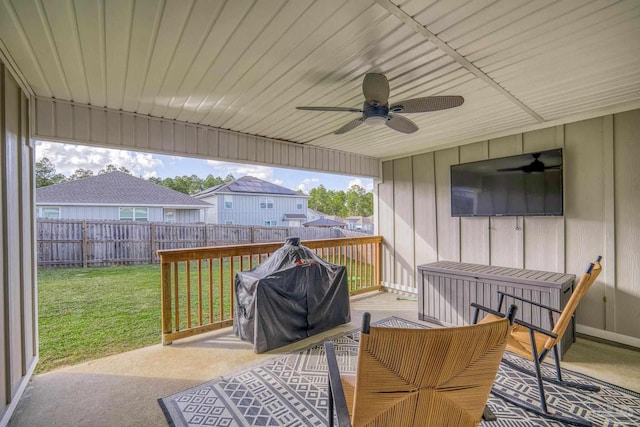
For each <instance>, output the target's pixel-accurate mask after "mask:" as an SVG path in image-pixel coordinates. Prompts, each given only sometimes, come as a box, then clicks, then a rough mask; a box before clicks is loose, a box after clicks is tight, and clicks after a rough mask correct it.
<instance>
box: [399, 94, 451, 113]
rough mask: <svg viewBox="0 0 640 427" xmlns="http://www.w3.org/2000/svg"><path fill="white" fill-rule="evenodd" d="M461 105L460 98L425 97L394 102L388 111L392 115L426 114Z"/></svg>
mask: <svg viewBox="0 0 640 427" xmlns="http://www.w3.org/2000/svg"><path fill="white" fill-rule="evenodd" d="M463 103H464V98H463V97H461V96H427V97H424V98H413V99H405V100H403V101H399V102H394V103H393V104H392V105H391V106H390V107H389V111H391V112H394V113H426V112H429V111H438V110H446V109H447V108H453V107H459V106H460V105H462V104H463Z"/></svg>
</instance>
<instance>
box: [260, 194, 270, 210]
mask: <svg viewBox="0 0 640 427" xmlns="http://www.w3.org/2000/svg"><path fill="white" fill-rule="evenodd" d="M260 209H273V199H270V198H268V197H260Z"/></svg>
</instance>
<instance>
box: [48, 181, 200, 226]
mask: <svg viewBox="0 0 640 427" xmlns="http://www.w3.org/2000/svg"><path fill="white" fill-rule="evenodd" d="M207 207H209V204H208V203H206V202H205V201H202V200H198V199H195V198H193V197H191V196H188V195H186V194H183V193H180V192H178V191H175V190H172V189H170V188H167V187H163V186H161V185H157V184H154V183H152V182H149V181H146V180H144V179H141V178H136V177H135V176H132V175H129V174H126V173H124V172H111V173H105V174H101V175H96V176H92V177H89V178H83V179H79V180H77V181H71V182H65V183H64V184H57V185H50V186H47V187H40V188H38V189H37V190H36V215H37V216H38V217H39V218H53V219H85V220H122V221H153V222H176V223H192V222H200V221H202V219H203V218H204V216H205V214H206V208H207Z"/></svg>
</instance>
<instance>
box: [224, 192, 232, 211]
mask: <svg viewBox="0 0 640 427" xmlns="http://www.w3.org/2000/svg"><path fill="white" fill-rule="evenodd" d="M224 208H225V209H233V196H231V194H225V195H224Z"/></svg>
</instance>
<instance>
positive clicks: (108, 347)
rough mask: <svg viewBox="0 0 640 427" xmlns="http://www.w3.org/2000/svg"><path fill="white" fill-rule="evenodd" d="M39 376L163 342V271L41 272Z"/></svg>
mask: <svg viewBox="0 0 640 427" xmlns="http://www.w3.org/2000/svg"><path fill="white" fill-rule="evenodd" d="M38 310H39V313H38V314H39V340H40V362H39V363H38V366H37V368H36V372H37V373H42V372H46V371H49V370H51V369H54V368H57V367H60V366H64V365H73V364H76V363H79V362H83V361H86V360H91V359H96V358H98V357H104V356H107V355H110V354H116V353H122V352H124V351H128V350H133V349H136V348H140V347H144V346H147V345H151V344H157V343H159V342H160V327H161V326H160V268H159V266H158V265H138V266H123V267H103V268H89V269H82V268H74V269H40V270H39V271H38Z"/></svg>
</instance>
